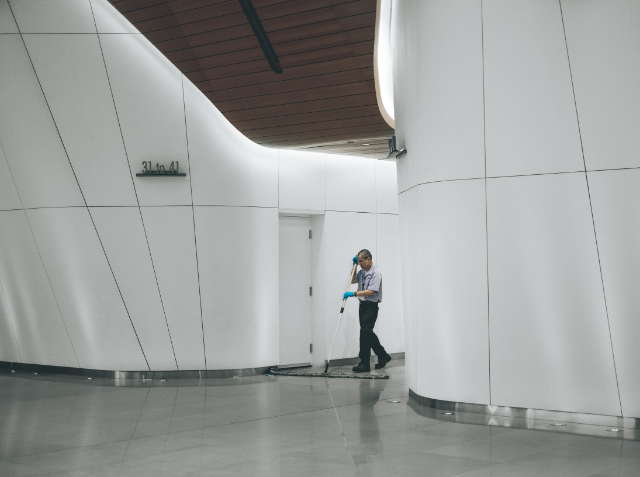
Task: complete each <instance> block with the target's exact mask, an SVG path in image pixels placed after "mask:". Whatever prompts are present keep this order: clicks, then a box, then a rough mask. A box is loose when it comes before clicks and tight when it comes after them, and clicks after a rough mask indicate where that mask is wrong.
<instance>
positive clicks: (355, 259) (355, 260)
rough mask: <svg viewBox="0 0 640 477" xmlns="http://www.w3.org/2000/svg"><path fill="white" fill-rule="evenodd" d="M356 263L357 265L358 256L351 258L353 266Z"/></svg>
mask: <svg viewBox="0 0 640 477" xmlns="http://www.w3.org/2000/svg"><path fill="white" fill-rule="evenodd" d="M356 263H358V256H357V255H356V256H355V257H353V264H354V265H355V264H356Z"/></svg>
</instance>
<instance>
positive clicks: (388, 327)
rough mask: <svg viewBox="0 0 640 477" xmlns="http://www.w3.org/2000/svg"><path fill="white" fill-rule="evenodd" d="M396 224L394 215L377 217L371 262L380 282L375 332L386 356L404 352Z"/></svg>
mask: <svg viewBox="0 0 640 477" xmlns="http://www.w3.org/2000/svg"><path fill="white" fill-rule="evenodd" d="M396 197H397V196H396ZM399 222H400V221H399V217H398V216H397V215H383V214H380V215H378V216H377V223H376V230H377V232H376V237H377V243H376V249H377V254H376V256H374V257H373V261H374V263H375V265H376V267H379V268H380V271H381V272H382V283H383V286H382V290H383V297H382V298H383V300H382V303H381V304H380V308H379V312H378V322H377V323H378V330H377V331H376V333H377V334H378V337H379V338H380V342H381V343H382V346H384V348H385V349H386V350H387V353H400V352H403V351H404V326H403V310H402V273H401V268H400V247H399V242H400V224H399Z"/></svg>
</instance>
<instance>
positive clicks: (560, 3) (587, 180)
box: [558, 0, 624, 417]
mask: <svg viewBox="0 0 640 477" xmlns="http://www.w3.org/2000/svg"><path fill="white" fill-rule="evenodd" d="M558 6H559V7H560V20H561V21H562V33H563V35H564V46H565V49H566V51H567V65H568V67H569V78H570V80H571V91H572V93H573V105H574V108H575V111H576V122H577V124H578V136H579V138H580V150H581V152H582V163H583V165H584V179H585V183H586V185H587V196H588V198H589V210H590V212H591V224H592V226H593V237H594V240H595V244H596V255H597V257H598V269H599V270H600V283H601V284H602V298H603V300H604V310H605V313H606V317H607V328H608V330H609V343H610V345H611V357H612V359H613V371H614V375H615V378H616V388H617V390H618V404H619V405H620V415H621V416H622V417H624V411H623V410H622V397H621V395H620V382H619V380H618V367H617V366H616V355H615V351H614V349H613V337H612V335H611V320H610V319H609V307H608V305H607V293H606V291H605V288H604V276H603V275H602V262H601V260H600V248H599V246H598V234H597V232H596V221H595V217H594V215H593V203H592V201H591V189H590V188H589V174H588V173H587V161H586V158H585V155H584V143H583V142H582V129H581V128H580V115H579V114H578V102H577V99H576V90H575V86H574V84H573V72H572V70H571V58H570V56H569V43H568V42H567V31H566V28H565V24H564V12H563V10H562V0H558Z"/></svg>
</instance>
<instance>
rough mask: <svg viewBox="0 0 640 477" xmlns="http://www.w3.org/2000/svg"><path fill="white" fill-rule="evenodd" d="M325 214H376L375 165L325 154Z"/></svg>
mask: <svg viewBox="0 0 640 477" xmlns="http://www.w3.org/2000/svg"><path fill="white" fill-rule="evenodd" d="M326 181H327V182H326V183H327V192H326V193H327V201H326V204H327V205H326V209H327V210H337V211H345V212H346V211H349V212H373V213H375V211H376V161H375V160H373V159H367V158H363V157H352V156H338V155H335V154H327V175H326Z"/></svg>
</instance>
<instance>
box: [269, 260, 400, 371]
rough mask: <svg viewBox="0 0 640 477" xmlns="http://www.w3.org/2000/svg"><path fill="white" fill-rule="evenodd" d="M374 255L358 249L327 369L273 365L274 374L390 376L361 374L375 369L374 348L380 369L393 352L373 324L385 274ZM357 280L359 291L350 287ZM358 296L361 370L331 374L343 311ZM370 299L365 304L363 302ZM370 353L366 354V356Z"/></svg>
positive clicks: (358, 368) (377, 367)
mask: <svg viewBox="0 0 640 477" xmlns="http://www.w3.org/2000/svg"><path fill="white" fill-rule="evenodd" d="M372 260H373V257H372V255H371V252H369V250H366V249H363V250H361V251H360V252H358V255H356V256H355V257H354V258H353V267H352V268H351V273H350V275H349V281H348V282H347V292H346V293H345V294H344V295H343V297H342V307H341V308H340V317H339V318H338V323H337V324H336V331H335V333H334V335H333V341H332V343H331V348H330V349H329V358H328V359H327V362H326V366H325V368H324V372H323V373H316V372H305V371H293V370H291V371H285V370H278V368H272V369H271V370H270V374H274V375H279V376H308V377H324V378H357V379H389V376H388V375H386V374H359V373H364V372H365V371H371V368H370V364H369V359H370V356H371V349H373V350H374V352H375V353H376V354H377V355H378V363H377V364H376V369H382V368H384V367H385V366H386V365H387V363H388V362H389V361H391V356H389V355H388V354H387V352H386V351H385V350H384V348H383V347H382V345H381V344H380V340H379V339H378V337H377V336H376V334H375V333H374V332H373V327H374V325H375V323H376V320H377V318H378V303H380V302H381V301H382V274H381V273H380V271H379V270H378V269H377V267H374V266H373V261H372ZM358 264H360V265H361V267H362V269H361V270H360V273H358V274H357V275H356V270H357V268H358ZM354 283H357V284H358V290H357V291H356V292H350V291H348V290H349V288H351V285H352V284H354ZM352 296H354V297H356V298H358V299H359V300H361V302H360V310H359V317H360V354H359V357H360V363H359V364H358V365H357V366H354V367H353V371H354V372H355V373H358V374H346V373H339V374H336V373H334V374H331V373H329V363H330V362H331V353H332V352H333V346H334V345H335V343H336V336H338V329H339V328H340V321H341V320H342V314H343V313H344V307H345V305H346V304H347V299H348V298H350V297H352ZM364 302H366V303H365V304H363V303H364ZM364 356H366V358H363V357H364Z"/></svg>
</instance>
